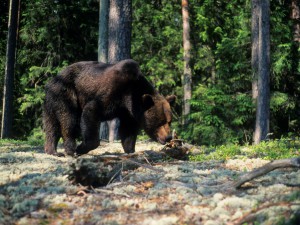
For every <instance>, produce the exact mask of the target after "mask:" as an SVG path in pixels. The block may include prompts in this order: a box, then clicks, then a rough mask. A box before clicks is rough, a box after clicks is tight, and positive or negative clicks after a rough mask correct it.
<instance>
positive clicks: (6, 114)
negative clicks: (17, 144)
mask: <svg viewBox="0 0 300 225" xmlns="http://www.w3.org/2000/svg"><path fill="white" fill-rule="evenodd" d="M18 12H19V0H11V1H10V6H9V21H8V34H7V50H6V68H5V78H4V89H3V108H2V126H1V138H10V137H12V122H13V88H14V73H15V58H16V43H17V30H18Z"/></svg>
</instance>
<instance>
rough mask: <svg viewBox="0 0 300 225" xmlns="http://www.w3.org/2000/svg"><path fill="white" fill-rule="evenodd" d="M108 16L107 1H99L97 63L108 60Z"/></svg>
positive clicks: (103, 126)
mask: <svg viewBox="0 0 300 225" xmlns="http://www.w3.org/2000/svg"><path fill="white" fill-rule="evenodd" d="M108 14H109V0H100V1H99V39H98V61H100V62H104V63H107V61H108V60H107V58H108ZM100 139H108V132H107V122H102V123H101V125H100Z"/></svg>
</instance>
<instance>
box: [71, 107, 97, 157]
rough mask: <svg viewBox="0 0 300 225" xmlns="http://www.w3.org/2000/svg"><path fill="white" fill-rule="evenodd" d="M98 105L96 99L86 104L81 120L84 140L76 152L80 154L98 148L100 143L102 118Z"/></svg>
mask: <svg viewBox="0 0 300 225" xmlns="http://www.w3.org/2000/svg"><path fill="white" fill-rule="evenodd" d="M97 107H98V106H97V103H96V102H95V101H91V102H89V103H88V104H86V106H85V107H84V109H83V112H82V115H81V120H80V128H81V133H82V138H83V140H82V143H81V144H80V145H79V146H78V147H77V149H76V153H77V154H78V155H82V154H86V153H88V152H89V151H90V150H93V149H95V148H97V147H98V146H99V144H100V140H99V129H100V119H99V113H98V110H97Z"/></svg>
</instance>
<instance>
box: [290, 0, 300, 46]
mask: <svg viewBox="0 0 300 225" xmlns="http://www.w3.org/2000/svg"><path fill="white" fill-rule="evenodd" d="M291 6H292V7H291V8H292V13H291V18H292V20H293V36H294V41H295V42H300V6H299V0H292V4H291Z"/></svg>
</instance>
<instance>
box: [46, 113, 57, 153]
mask: <svg viewBox="0 0 300 225" xmlns="http://www.w3.org/2000/svg"><path fill="white" fill-rule="evenodd" d="M43 126H44V131H45V136H46V137H45V145H44V150H45V153H47V154H49V155H57V151H56V148H57V143H58V141H59V138H60V126H59V123H58V121H57V120H56V118H54V115H52V116H51V115H49V114H48V113H46V112H44V114H43Z"/></svg>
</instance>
